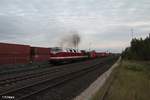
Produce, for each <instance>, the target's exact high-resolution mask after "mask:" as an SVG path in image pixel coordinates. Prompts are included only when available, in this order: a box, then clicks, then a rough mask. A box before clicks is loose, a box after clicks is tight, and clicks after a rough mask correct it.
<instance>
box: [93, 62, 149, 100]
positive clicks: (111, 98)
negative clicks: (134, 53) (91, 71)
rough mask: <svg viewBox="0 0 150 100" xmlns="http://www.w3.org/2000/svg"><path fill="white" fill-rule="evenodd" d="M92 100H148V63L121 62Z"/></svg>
mask: <svg viewBox="0 0 150 100" xmlns="http://www.w3.org/2000/svg"><path fill="white" fill-rule="evenodd" d="M106 90H108V91H107V92H106ZM92 100H150V62H139V61H138V62H137V61H122V63H121V64H120V66H119V67H117V68H116V69H114V71H113V73H112V74H111V77H109V79H108V80H107V82H106V84H105V85H104V86H103V87H102V88H101V89H100V90H99V91H98V92H97V93H96V94H95V96H94V97H93V98H92Z"/></svg>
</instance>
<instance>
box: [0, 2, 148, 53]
mask: <svg viewBox="0 0 150 100" xmlns="http://www.w3.org/2000/svg"><path fill="white" fill-rule="evenodd" d="M149 9H150V1H148V0H136V1H131V0H121V1H120V0H13V1H10V0H0V42H13V43H23V44H29V45H36V46H57V45H58V44H59V43H58V41H59V39H60V38H61V37H62V36H63V35H64V34H65V33H68V32H69V31H72V30H75V31H78V32H79V33H80V35H81V37H82V42H81V44H80V48H81V49H86V48H89V43H90V42H91V43H92V44H93V46H92V47H93V48H96V49H101V48H103V50H104V49H105V48H106V49H108V48H109V49H111V50H113V51H117V52H118V51H121V50H122V49H123V48H125V47H126V46H128V45H129V41H130V40H131V35H130V30H131V28H133V29H134V32H135V34H134V36H137V37H145V36H146V35H147V33H149V32H150V29H149V27H150V21H149V20H150V17H149V16H150V13H149ZM107 44H109V45H107Z"/></svg>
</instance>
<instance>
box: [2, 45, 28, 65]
mask: <svg viewBox="0 0 150 100" xmlns="http://www.w3.org/2000/svg"><path fill="white" fill-rule="evenodd" d="M29 62H30V46H28V45H19V44H8V43H0V64H24V63H29Z"/></svg>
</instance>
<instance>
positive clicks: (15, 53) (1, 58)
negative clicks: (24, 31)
mask: <svg viewBox="0 0 150 100" xmlns="http://www.w3.org/2000/svg"><path fill="white" fill-rule="evenodd" d="M109 55H110V54H109V53H106V52H95V51H90V52H86V51H85V50H81V51H79V50H75V49H69V48H68V49H62V48H60V47H55V48H43V47H31V46H29V45H20V44H8V43H0V65H2V64H27V63H33V62H46V61H50V62H51V63H54V62H55V63H56V62H69V61H75V60H81V59H86V58H97V57H106V56H109Z"/></svg>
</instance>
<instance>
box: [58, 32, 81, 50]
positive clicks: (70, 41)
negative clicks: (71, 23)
mask: <svg viewBox="0 0 150 100" xmlns="http://www.w3.org/2000/svg"><path fill="white" fill-rule="evenodd" d="M80 41H81V38H80V36H79V34H78V32H77V31H71V32H70V33H69V34H68V35H66V36H65V37H63V38H62V39H61V43H60V45H61V47H67V48H70V47H74V48H76V49H78V45H79V43H80Z"/></svg>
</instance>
